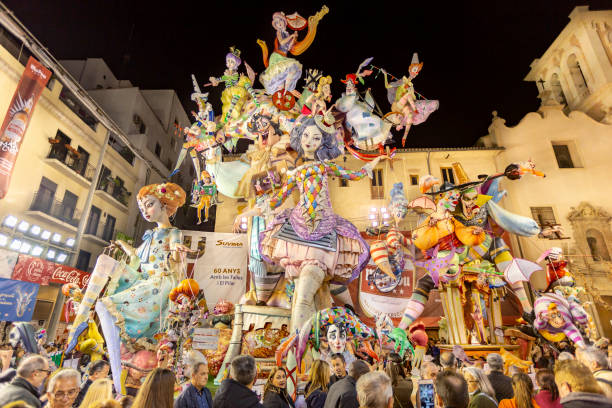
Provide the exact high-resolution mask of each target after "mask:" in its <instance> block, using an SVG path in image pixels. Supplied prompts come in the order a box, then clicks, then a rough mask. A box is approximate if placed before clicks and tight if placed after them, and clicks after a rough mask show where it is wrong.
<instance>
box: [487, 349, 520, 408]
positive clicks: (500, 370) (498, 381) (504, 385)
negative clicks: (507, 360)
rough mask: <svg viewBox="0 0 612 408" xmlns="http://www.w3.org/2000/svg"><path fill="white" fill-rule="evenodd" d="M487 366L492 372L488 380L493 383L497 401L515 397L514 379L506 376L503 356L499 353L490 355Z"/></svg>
mask: <svg viewBox="0 0 612 408" xmlns="http://www.w3.org/2000/svg"><path fill="white" fill-rule="evenodd" d="M487 364H488V365H489V370H490V371H491V372H490V374H489V375H488V376H487V378H488V379H489V381H490V382H491V385H492V386H493V390H495V399H496V400H497V402H499V401H501V400H503V399H510V398H512V397H514V390H513V389H512V379H511V378H510V377H508V376H507V375H504V359H503V358H502V356H501V355H499V354H498V353H489V355H488V356H487Z"/></svg>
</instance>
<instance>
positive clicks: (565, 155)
mask: <svg viewBox="0 0 612 408" xmlns="http://www.w3.org/2000/svg"><path fill="white" fill-rule="evenodd" d="M553 151H554V152H555V157H556V159H557V164H558V165H559V168H560V169H571V168H574V161H573V160H572V155H571V154H570V150H569V146H568V145H566V144H555V145H553Z"/></svg>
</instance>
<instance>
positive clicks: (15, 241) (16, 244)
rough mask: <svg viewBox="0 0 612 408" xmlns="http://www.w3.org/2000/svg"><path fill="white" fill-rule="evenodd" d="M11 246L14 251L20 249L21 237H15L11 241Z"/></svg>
mask: <svg viewBox="0 0 612 408" xmlns="http://www.w3.org/2000/svg"><path fill="white" fill-rule="evenodd" d="M9 248H11V249H12V250H13V251H18V250H19V248H21V240H19V239H16V238H15V239H13V241H12V242H11V246H10V247H9Z"/></svg>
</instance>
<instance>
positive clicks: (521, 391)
mask: <svg viewBox="0 0 612 408" xmlns="http://www.w3.org/2000/svg"><path fill="white" fill-rule="evenodd" d="M512 390H513V391H514V400H515V402H516V408H533V407H534V403H533V397H534V395H533V382H532V381H531V378H529V376H528V375H527V374H525V373H518V374H514V375H513V376H512Z"/></svg>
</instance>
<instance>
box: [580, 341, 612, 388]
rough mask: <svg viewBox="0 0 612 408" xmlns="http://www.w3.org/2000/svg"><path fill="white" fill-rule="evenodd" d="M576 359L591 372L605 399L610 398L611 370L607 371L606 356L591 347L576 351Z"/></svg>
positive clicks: (611, 386)
mask: <svg viewBox="0 0 612 408" xmlns="http://www.w3.org/2000/svg"><path fill="white" fill-rule="evenodd" d="M576 359H577V360H578V361H580V362H581V363H582V364H584V365H585V366H587V367H588V369H589V370H591V372H592V373H593V376H594V377H595V379H596V380H597V382H598V383H599V386H600V387H601V389H602V390H603V392H604V394H606V397H608V398H612V370H610V369H609V365H608V356H606V354H605V353H604V352H603V351H602V350H600V349H598V348H596V347H593V346H591V347H587V348H584V349H578V350H576Z"/></svg>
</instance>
